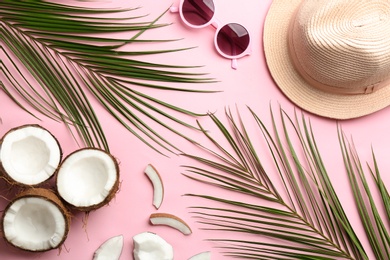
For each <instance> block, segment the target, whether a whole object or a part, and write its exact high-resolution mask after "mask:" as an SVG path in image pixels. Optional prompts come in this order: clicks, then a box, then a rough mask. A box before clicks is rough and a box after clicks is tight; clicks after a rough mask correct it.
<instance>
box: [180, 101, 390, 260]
mask: <svg viewBox="0 0 390 260" xmlns="http://www.w3.org/2000/svg"><path fill="white" fill-rule="evenodd" d="M249 112H250V115H251V116H252V119H253V121H254V122H255V123H256V125H257V127H258V128H257V130H258V131H259V133H261V135H262V136H263V137H264V141H265V142H263V144H261V142H260V143H259V142H256V143H254V142H253V140H257V141H258V135H256V134H253V133H251V134H249V131H248V130H247V128H246V126H245V125H246V123H244V122H243V120H242V118H241V116H240V113H239V112H237V115H238V116H237V117H238V119H237V117H234V116H233V113H232V112H231V111H230V110H227V111H226V118H227V120H228V125H226V124H224V123H223V122H222V120H220V119H219V118H217V117H216V116H215V115H213V114H211V115H210V118H211V120H212V121H213V122H214V123H215V125H216V126H217V129H218V130H219V133H220V134H221V136H222V137H223V141H219V142H218V141H217V140H216V139H215V138H213V137H212V136H211V134H210V133H209V132H206V131H205V130H204V129H203V128H202V127H201V129H202V130H203V131H204V134H205V136H206V137H207V139H208V140H209V141H211V143H212V144H213V145H214V148H213V149H212V148H206V147H204V146H201V147H202V148H203V149H204V150H205V151H207V152H208V154H209V155H210V156H204V157H200V156H196V155H192V154H184V156H186V157H189V158H191V159H193V160H194V161H196V162H198V163H201V165H203V167H202V166H197V167H195V166H191V165H187V166H185V169H186V172H185V173H184V175H186V176H188V177H190V178H191V179H194V180H197V181H201V182H204V183H207V184H210V185H213V186H215V187H217V188H220V189H224V190H227V191H229V192H232V196H229V198H222V197H217V196H215V195H214V196H211V195H207V194H192V193H191V194H186V195H187V196H192V197H198V198H202V199H204V200H209V201H213V202H214V203H217V204H220V205H221V206H220V207H217V208H216V207H206V206H202V207H199V206H198V207H196V206H194V207H192V213H193V214H194V216H195V217H196V218H197V219H198V222H199V223H201V224H202V228H204V229H207V230H218V231H225V232H226V234H225V235H224V237H223V238H212V239H210V240H211V241H214V242H218V243H221V244H222V246H220V248H221V250H222V252H223V253H224V254H225V255H226V256H232V257H235V258H241V259H368V255H367V253H366V248H365V246H363V244H362V243H361V240H362V238H359V237H358V236H357V234H356V232H355V228H354V227H353V226H352V224H351V223H350V221H349V219H348V215H347V213H346V212H345V210H344V207H343V205H342V203H341V202H340V199H339V194H337V192H336V190H335V189H334V187H333V184H332V180H331V178H330V176H329V174H328V172H327V170H326V166H325V163H324V161H323V159H322V158H321V154H320V149H319V148H318V146H317V143H316V140H315V137H314V133H313V132H314V131H313V129H312V126H311V124H310V122H309V123H308V121H307V119H305V117H304V116H302V118H301V119H300V120H299V118H298V116H297V115H295V119H292V118H290V117H289V116H288V115H287V114H286V113H285V112H284V111H283V110H280V114H279V117H280V121H281V123H280V124H278V123H277V120H276V116H275V115H274V114H273V112H272V110H271V117H272V128H271V129H272V131H270V130H268V128H267V127H266V126H265V124H264V123H263V121H262V120H261V119H260V118H259V117H258V116H257V114H256V113H255V112H254V111H253V110H251V109H250V108H249ZM252 125H253V124H252ZM339 141H340V147H341V152H342V156H343V158H344V162H345V166H346V172H347V173H346V174H348V176H349V177H350V184H351V189H352V190H353V194H354V198H355V204H356V206H357V208H359V214H360V217H361V220H362V226H363V227H364V228H365V230H366V234H367V238H368V240H369V241H370V246H371V249H372V250H373V252H374V254H375V256H376V257H377V259H389V254H388V250H389V230H388V229H387V228H386V225H385V224H384V221H383V217H381V214H380V213H379V212H378V211H379V210H378V208H377V207H376V206H375V204H376V203H378V201H375V200H374V198H373V196H372V192H371V191H370V187H369V185H368V183H367V180H366V178H365V173H364V170H363V167H362V166H361V163H360V161H359V157H358V155H357V153H356V150H355V149H354V147H353V145H350V144H349V143H348V141H347V139H346V138H345V136H344V135H343V134H342V131H341V129H339ZM221 142H222V143H224V145H222V144H221ZM264 148H266V149H264ZM266 151H268V154H266ZM259 153H261V154H259ZM266 155H268V157H269V156H270V157H271V158H273V161H274V168H273V169H272V170H271V171H270V170H266V167H265V166H263V165H264V163H263V162H262V159H261V158H263V157H265V156H266ZM369 169H370V172H371V175H372V176H373V177H374V178H375V182H376V184H377V186H376V188H377V189H378V191H379V192H380V194H381V195H382V196H381V197H382V198H383V203H384V204H385V205H386V203H387V209H388V202H389V196H388V192H387V190H386V187H385V185H384V183H383V182H382V180H381V178H380V174H379V170H378V168H377V165H376V162H375V168H374V170H372V169H371V168H369ZM275 181H276V182H279V183H280V184H281V187H277V186H276V185H274V184H273V183H275ZM279 186H280V185H279ZM235 193H240V194H243V195H244V196H243V197H241V198H243V199H242V200H234V199H232V198H234V194H235ZM245 197H247V198H248V201H245ZM367 201H368V202H367ZM379 203H380V202H379ZM385 207H386V206H385ZM387 213H388V212H387ZM387 216H388V215H387ZM242 234H244V235H242Z"/></svg>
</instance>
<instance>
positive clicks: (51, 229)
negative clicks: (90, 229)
mask: <svg viewBox="0 0 390 260" xmlns="http://www.w3.org/2000/svg"><path fill="white" fill-rule="evenodd" d="M69 225H70V217H69V213H68V211H67V210H66V208H65V207H64V205H63V204H62V203H61V201H60V199H59V198H58V197H57V196H56V195H55V194H54V193H53V192H52V191H50V190H47V189H42V188H37V189H30V190H27V191H25V192H23V193H21V194H20V195H18V196H17V197H15V199H14V200H12V201H11V203H10V204H9V205H8V206H7V207H6V209H5V210H4V213H3V218H2V226H3V232H4V239H5V240H6V241H7V242H8V243H10V244H11V245H13V246H15V247H17V248H20V249H23V250H26V251H34V252H41V251H48V250H51V249H54V248H58V247H59V246H60V245H61V244H62V243H63V242H64V241H65V239H66V237H67V234H68V231H69Z"/></svg>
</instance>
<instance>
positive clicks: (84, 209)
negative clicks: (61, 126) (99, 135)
mask: <svg viewBox="0 0 390 260" xmlns="http://www.w3.org/2000/svg"><path fill="white" fill-rule="evenodd" d="M85 150H97V151H101V152H104V153H105V154H107V155H108V156H110V157H111V159H112V160H113V162H114V164H115V171H116V181H115V183H114V185H113V187H112V189H111V191H110V192H109V194H108V195H107V197H106V198H105V199H104V200H103V201H102V202H100V203H98V204H94V205H91V206H86V207H82V206H81V207H80V206H76V205H72V204H70V203H68V202H67V201H66V200H65V199H63V198H62V197H61V193H60V192H58V178H57V179H56V187H57V193H58V195H59V196H60V197H61V198H62V200H63V201H64V203H65V204H66V205H67V206H68V208H70V209H72V210H77V211H82V212H87V213H89V212H91V211H94V210H97V209H99V208H101V207H103V206H105V205H107V204H108V203H110V201H111V200H112V199H113V198H114V197H115V195H116V193H117V192H118V190H119V185H120V181H119V178H120V173H119V163H118V160H117V159H116V158H115V157H114V156H113V155H112V154H110V153H109V152H107V151H105V150H103V149H100V148H94V147H87V148H81V149H78V150H76V151H74V152H72V153H70V154H69V155H68V156H66V157H65V159H64V160H63V161H62V163H61V164H60V166H59V167H58V169H57V173H56V176H57V177H58V172H59V171H60V170H61V166H62V165H63V164H64V163H65V162H66V160H67V159H68V158H69V157H70V156H72V155H74V154H75V153H78V152H81V151H85Z"/></svg>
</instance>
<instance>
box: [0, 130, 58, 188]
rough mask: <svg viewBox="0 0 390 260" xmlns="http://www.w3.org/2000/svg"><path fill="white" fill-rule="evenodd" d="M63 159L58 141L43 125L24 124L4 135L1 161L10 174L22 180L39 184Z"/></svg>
mask: <svg viewBox="0 0 390 260" xmlns="http://www.w3.org/2000/svg"><path fill="white" fill-rule="evenodd" d="M60 161H61V149H60V147H59V145H58V142H57V141H56V140H55V138H54V137H53V136H52V135H51V134H50V133H49V132H48V131H47V130H45V129H43V128H41V127H38V126H26V127H21V128H18V129H15V130H13V131H10V132H9V133H8V134H6V135H5V136H4V138H3V142H2V144H1V149H0V162H1V164H2V166H3V168H4V170H5V172H6V174H7V175H8V177H10V178H11V179H12V180H14V181H16V182H18V183H21V184H25V185H36V184H39V183H42V182H44V181H46V180H47V179H49V178H50V177H51V176H52V175H53V174H54V172H55V171H56V169H57V167H58V165H59V163H60Z"/></svg>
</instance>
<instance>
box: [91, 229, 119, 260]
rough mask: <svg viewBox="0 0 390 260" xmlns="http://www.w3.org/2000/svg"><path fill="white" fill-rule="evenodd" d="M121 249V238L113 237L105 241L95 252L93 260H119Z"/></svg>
mask: <svg viewBox="0 0 390 260" xmlns="http://www.w3.org/2000/svg"><path fill="white" fill-rule="evenodd" d="M122 249H123V236H122V235H119V236H115V237H111V238H109V239H108V240H106V241H105V242H104V243H103V244H101V245H100V247H99V248H98V249H97V250H96V251H95V253H94V255H93V260H119V257H120V256H121V254H122Z"/></svg>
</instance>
